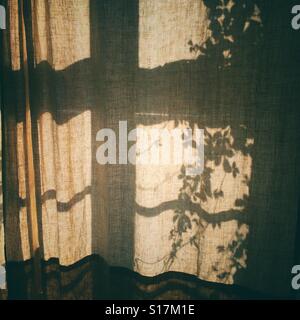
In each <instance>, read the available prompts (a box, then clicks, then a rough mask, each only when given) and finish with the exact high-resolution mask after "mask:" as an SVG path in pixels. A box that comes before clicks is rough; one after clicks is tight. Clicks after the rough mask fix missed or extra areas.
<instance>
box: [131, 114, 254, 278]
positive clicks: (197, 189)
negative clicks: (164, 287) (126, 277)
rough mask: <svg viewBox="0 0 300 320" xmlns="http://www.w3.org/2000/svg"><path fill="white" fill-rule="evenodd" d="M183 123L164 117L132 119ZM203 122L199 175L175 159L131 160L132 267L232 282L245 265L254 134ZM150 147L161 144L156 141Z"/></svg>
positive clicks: (185, 124) (167, 124) (163, 149)
mask: <svg viewBox="0 0 300 320" xmlns="http://www.w3.org/2000/svg"><path fill="white" fill-rule="evenodd" d="M190 125H191V124H190V123H189V122H188V121H179V122H178V121H169V120H167V121H162V122H161V123H159V124H156V125H148V126H147V125H143V126H142V125H139V126H142V127H144V128H149V129H151V128H154V127H155V128H165V127H168V128H170V129H173V128H175V127H177V128H179V127H188V126H190ZM193 126H194V127H195V126H196V127H197V124H194V125H193ZM204 129H205V131H204V132H205V149H204V150H205V151H204V152H205V153H204V171H203V172H202V174H200V175H195V176H189V175H188V174H187V172H186V168H185V166H184V165H180V164H177V165H168V166H164V165H144V164H143V165H139V164H137V165H136V207H137V210H136V217H135V270H136V271H138V272H139V273H141V274H144V275H147V276H154V275H157V274H159V273H161V272H166V271H171V270H172V271H180V272H185V273H191V274H195V275H197V276H198V277H199V278H201V279H204V280H208V281H217V282H223V283H230V284H232V283H234V276H235V275H236V274H237V272H238V271H239V270H243V269H246V268H247V236H248V234H249V232H250V230H249V226H248V223H247V199H248V196H249V182H250V179H251V166H252V157H251V147H252V146H253V144H254V141H253V139H252V138H250V137H249V136H248V133H247V128H246V127H245V126H243V125H241V126H239V127H238V128H233V127H231V126H230V125H228V126H227V127H224V128H204ZM137 145H138V142H137ZM152 148H159V149H161V150H160V152H162V153H163V152H166V150H167V149H166V146H165V145H164V144H163V143H158V144H155V145H153V146H152Z"/></svg>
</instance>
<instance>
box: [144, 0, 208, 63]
mask: <svg viewBox="0 0 300 320" xmlns="http://www.w3.org/2000/svg"><path fill="white" fill-rule="evenodd" d="M209 35H210V31H209V29H208V19H207V10H206V7H205V5H204V3H203V1H199V0H184V1H183V0H165V1H160V0H154V1H149V0H140V1H139V67H140V68H145V69H152V68H155V67H158V66H163V65H164V64H166V63H169V62H175V61H179V60H189V59H196V58H197V57H198V56H199V52H194V51H191V50H190V45H189V44H188V43H189V41H193V42H195V43H203V42H204V41H205V40H206V39H207V38H208V37H209Z"/></svg>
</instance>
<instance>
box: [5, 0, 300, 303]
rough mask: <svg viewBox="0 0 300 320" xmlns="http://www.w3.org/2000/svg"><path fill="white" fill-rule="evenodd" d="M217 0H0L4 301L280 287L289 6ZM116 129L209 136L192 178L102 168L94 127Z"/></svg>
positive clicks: (291, 77) (287, 186)
mask: <svg viewBox="0 0 300 320" xmlns="http://www.w3.org/2000/svg"><path fill="white" fill-rule="evenodd" d="M219 5H220V6H221V9H220V8H216V7H214V5H213V4H212V3H210V2H209V1H202V0H184V1H177V0H176V1H173V0H172V1H169V0H168V1H159V0H155V1H150V0H149V1H148V0H140V1H138V0H132V1H127V2H125V1H119V0H110V1H108V0H103V1H92V0H91V1H88V0H74V1H70V0H59V1H58V0H57V1H56V0H55V1H45V0H31V1H18V0H10V1H7V4H6V8H7V14H8V29H7V30H6V31H5V32H4V33H3V34H4V37H3V57H4V59H3V71H4V73H3V74H4V77H3V82H2V85H3V103H2V104H3V125H4V130H3V132H4V141H3V145H4V163H5V171H4V216H5V250H6V265H7V280H8V294H9V296H10V297H12V298H19V297H21V298H22V297H23V298H24V297H27V298H32V297H42V298H49V299H50V298H106V297H127V298H128V297H131V298H153V297H157V296H159V295H161V296H164V292H167V291H168V290H169V291H170V290H171V289H170V288H173V289H172V290H173V291H172V290H171V291H172V292H173V293H172V294H171V297H175V298H176V297H187V296H188V297H193V296H194V297H195V296H196V297H206V298H209V297H212V298H214V297H221V298H222V297H235V296H240V297H241V296H244V295H245V296H248V297H249V296H251V295H252V292H253V291H252V290H254V292H256V291H257V292H259V293H261V294H264V293H265V294H271V293H272V294H274V295H278V296H282V297H286V296H288V295H290V294H292V293H291V289H290V270H291V267H292V266H293V265H294V264H295V263H296V262H297V260H296V254H295V252H296V233H297V223H298V222H297V221H298V220H297V217H298V212H297V210H298V191H297V186H299V183H298V180H299V179H298V178H299V174H298V168H297V166H296V164H297V161H298V160H299V152H298V140H297V138H298V133H297V132H298V131H297V120H298V113H297V109H296V96H295V92H297V91H296V89H297V81H296V79H297V77H298V76H299V68H298V70H297V68H295V67H294V66H291V65H290V64H289V61H293V59H294V58H295V57H296V46H297V42H296V41H297V40H296V35H295V34H294V33H292V31H291V30H290V29H288V28H287V27H286V26H285V24H286V20H287V19H286V16H284V15H282V12H287V14H288V13H289V12H290V11H289V10H288V4H287V3H286V4H281V5H279V6H278V5H277V6H276V5H275V4H271V3H269V4H266V3H264V2H263V1H258V0H257V1H255V0H253V1H240V2H238V1H233V0H232V1H220V4H219ZM220 10H221V13H222V12H223V13H224V12H225V13H226V17H227V18H226V19H227V20H226V19H225V20H223V18H224V16H222V14H221V13H220V12H219V11H220ZM268 12H272V13H273V15H272V16H271V15H268ZM228 19H229V20H228ZM228 25H230V26H231V27H228ZM218 28H219V29H218ZM226 28H227V29H226ZM230 28H231V29H230ZM225 29H226V30H227V31H226V32H227V33H226V34H225V35H224V32H222V30H223V31H224V30H225ZM119 121H127V129H128V131H130V130H131V129H135V128H143V129H145V130H146V131H147V130H151V129H153V128H156V129H167V130H169V129H175V128H192V129H195V128H201V129H204V134H205V156H204V157H205V159H204V162H205V163H204V171H203V173H202V174H201V175H198V176H193V177H190V176H189V175H188V174H187V173H186V169H185V167H184V166H183V165H181V164H180V165H155V166H153V165H140V164H136V165H132V164H128V165H123V164H114V165H113V164H110V165H100V164H99V163H97V161H96V152H97V149H98V147H99V146H100V145H101V143H100V142H99V141H96V134H97V132H98V131H99V130H100V129H103V128H111V129H113V130H114V131H115V132H117V133H118V132H119ZM138 146H139V141H138V142H137V147H138ZM118 147H119V144H117V149H118ZM166 148H167V147H166V145H164V142H163V141H159V143H157V144H154V145H153V146H152V149H155V150H154V152H158V153H160V154H163V153H165V152H166V151H165V150H167V149H166ZM167 152H168V151H167ZM0 241H1V239H0ZM2 242H3V241H2ZM0 263H1V261H0ZM132 271H135V272H136V273H133V272H132ZM169 271H173V272H174V273H168V272H169ZM146 277H154V278H146ZM199 279H201V280H199ZM202 280H207V281H212V282H215V283H221V284H228V285H233V286H229V287H227V286H222V285H221V286H219V285H218V284H216V285H215V286H214V285H212V287H207V286H208V285H207V283H205V282H201V281H202ZM239 287H243V288H244V290H245V291H243V290H242V291H239ZM228 288H230V289H228ZM228 290H233V291H228ZM234 290H237V291H234ZM183 292H184V293H183Z"/></svg>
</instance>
